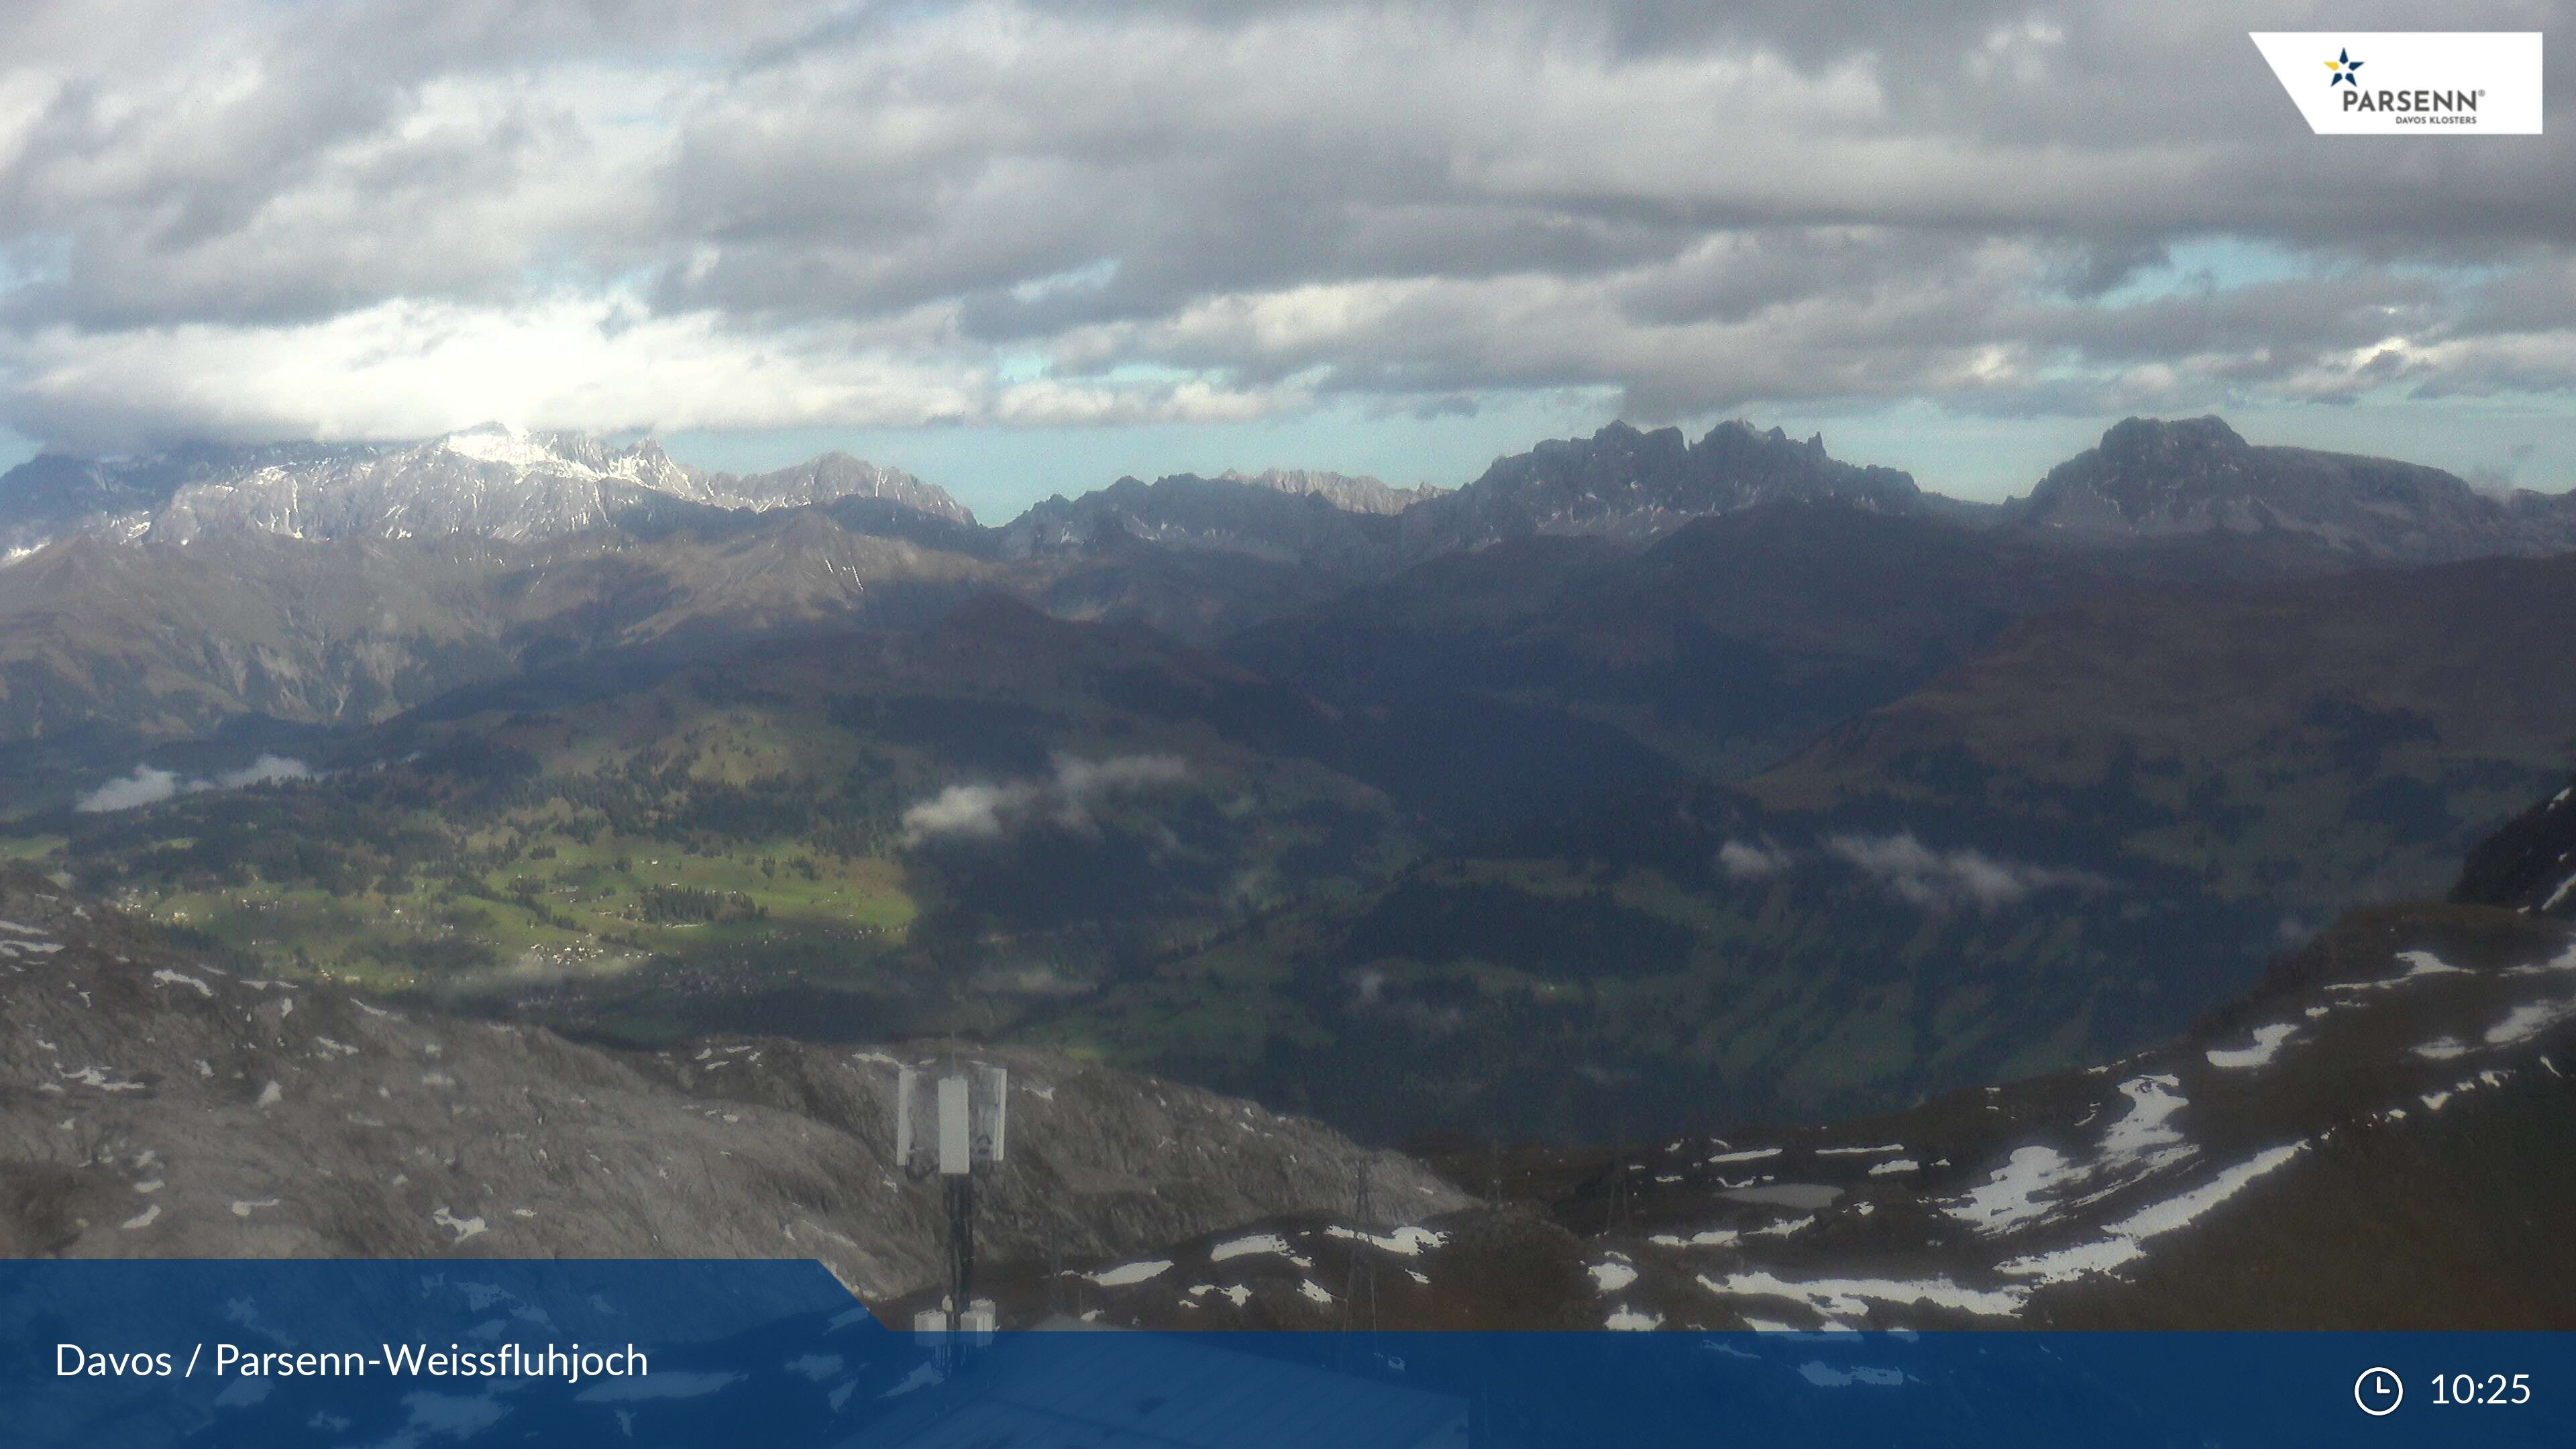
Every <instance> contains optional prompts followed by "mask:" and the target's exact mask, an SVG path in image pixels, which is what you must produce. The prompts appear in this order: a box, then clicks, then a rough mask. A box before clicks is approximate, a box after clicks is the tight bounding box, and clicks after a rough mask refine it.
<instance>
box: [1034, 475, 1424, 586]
mask: <svg viewBox="0 0 2576 1449" xmlns="http://www.w3.org/2000/svg"><path fill="white" fill-rule="evenodd" d="M1419 496H1420V495H1419V494H1418V493H1417V492H1416V491H1415V490H1411V489H1404V490H1398V489H1394V488H1389V487H1388V486H1387V485H1385V484H1384V483H1381V482H1379V481H1378V480H1376V479H1374V478H1351V477H1346V476H1344V475H1342V474H1338V473H1281V472H1270V473H1262V474H1258V475H1252V476H1246V475H1244V474H1240V473H1227V474H1224V475H1222V476H1219V477H1215V478H1202V477H1200V476H1198V475H1197V474H1195V473H1179V474H1174V475H1173V476H1171V477H1168V478H1158V479H1156V480H1155V481H1153V482H1151V483H1145V482H1141V481H1139V480H1137V479H1134V478H1121V479H1119V480H1118V481H1117V482H1115V483H1112V484H1110V485H1109V486H1108V487H1106V488H1102V489H1098V490H1095V491H1093V492H1090V493H1085V494H1083V495H1082V496H1081V497H1079V498H1070V499H1069V498H1065V497H1063V496H1061V495H1058V496H1056V497H1053V498H1049V499H1047V500H1046V501H1045V502H1043V503H1039V504H1037V505H1036V506H1034V507H1032V508H1030V509H1029V511H1028V512H1026V513H1023V514H1021V515H1020V516H1019V517H1018V518H1017V519H1014V520H1013V521H1012V522H1010V523H1009V524H1007V525H1005V526H1004V527H1003V529H1002V530H1001V551H1002V553H1003V555H1004V556H1005V557H1007V558H1015V559H1027V558H1044V557H1060V556H1068V555H1097V554H1102V553H1114V552H1116V551H1118V550H1120V549H1123V548H1130V547H1132V546H1133V545H1134V544H1136V543H1140V542H1141V543H1146V544H1153V545H1158V546H1160V547H1163V548H1167V549H1174V550H1178V551H1181V552H1186V553H1211V552H1212V553H1232V554H1248V555H1251V556H1253V557H1256V558H1261V559H1267V560H1270V561H1273V562H1277V563H1292V564H1298V565H1302V566H1306V567H1313V568H1321V569H1326V570H1330V571H1334V572H1352V571H1358V572H1373V571H1376V570H1378V569H1381V568H1383V567H1385V566H1387V565H1389V564H1391V563H1393V562H1394V560H1395V558H1396V544H1397V540H1398V537H1399V530H1398V526H1397V521H1396V518H1395V517H1394V516H1392V515H1400V514H1403V513H1404V512H1405V510H1406V508H1407V506H1408V503H1409V502H1411V501H1418V498H1419Z"/></svg>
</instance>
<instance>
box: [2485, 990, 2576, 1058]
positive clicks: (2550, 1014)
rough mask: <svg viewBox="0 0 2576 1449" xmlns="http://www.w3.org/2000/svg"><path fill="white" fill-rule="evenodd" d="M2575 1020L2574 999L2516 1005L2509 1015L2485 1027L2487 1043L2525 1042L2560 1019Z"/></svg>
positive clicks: (2575, 1007)
mask: <svg viewBox="0 0 2576 1449" xmlns="http://www.w3.org/2000/svg"><path fill="white" fill-rule="evenodd" d="M2568 1020H2576V1001H2539V1002H2533V1003H2532V1004H2530V1005H2528V1006H2517V1007H2515V1008H2514V1009H2513V1012H2512V1014H2511V1015H2508V1016H2507V1017H2505V1019H2504V1020H2502V1021H2500V1022H2497V1023H2496V1024H2495V1025H2494V1026H2492V1027H2489V1028H2488V1029H2487V1045H2488V1046H2491V1047H2500V1046H2512V1045H2514V1044H2515V1043H2517V1042H2526V1041H2529V1040H2531V1039H2532V1038H2533V1037H2536V1036H2538V1035H2540V1034H2541V1033H2542V1032H2544V1031H2547V1030H2549V1029H2550V1028H2551V1027H2553V1026H2556V1025H2557V1024H2558V1023H2560V1022H2562V1021H2568Z"/></svg>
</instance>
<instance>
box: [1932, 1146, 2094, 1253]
mask: <svg viewBox="0 0 2576 1449" xmlns="http://www.w3.org/2000/svg"><path fill="white" fill-rule="evenodd" d="M2083 1176H2084V1170H2083V1169H2080V1168H2078V1167H2076V1166H2075V1165H2074V1164H2073V1163H2070V1162H2068V1161H2067V1160H2066V1155H2065V1154H2064V1153H2062V1152H2059V1151H2058V1150H2057V1149H2056V1148H2054V1147H2023V1148H2019V1149H2016V1150H2015V1151H2014V1153H2013V1155H2012V1158H2011V1160H2010V1161H2008V1162H2006V1163H2005V1164H2004V1165H2003V1166H2001V1167H1998V1168H1996V1169H1995V1171H1994V1175H1993V1176H1992V1177H1991V1178H1989V1179H1988V1180H1987V1181H1986V1182H1985V1184H1984V1185H1983V1186H1980V1187H1978V1188H1976V1189H1974V1190H1972V1191H1971V1192H1970V1193H1969V1194H1968V1195H1967V1196H1966V1197H1964V1198H1961V1199H1960V1200H1958V1201H1957V1202H1955V1203H1952V1204H1950V1205H1948V1206H1947V1207H1945V1208H1944V1209H1943V1210H1944V1211H1945V1212H1947V1213H1949V1214H1950V1216H1952V1217H1954V1218H1957V1219H1959V1220H1960V1221H1961V1222H1964V1223H1967V1224H1970V1225H1971V1226H1973V1227H1975V1228H1976V1229H1977V1231H1979V1232H1981V1233H1988V1234H1993V1233H2000V1232H2005V1231H2007V1230H2009V1229H2012V1228H2016V1227H2019V1226H2021V1225H2022V1224H2023V1223H2027V1222H2031V1221H2034V1220H2036V1219H2038V1218H2040V1217H2042V1216H2044V1215H2045V1214H2047V1212H2048V1211H2049V1208H2050V1204H2048V1203H2045V1202H2042V1201H2040V1198H2041V1195H2042V1194H2053V1193H2055V1192H2056V1191H2057V1190H2058V1189H2060V1188H2063V1187H2065V1186H2067V1185H2068V1184H2070V1183H2073V1182H2075V1181H2077V1180H2079V1179H2081V1178H2082V1177H2083Z"/></svg>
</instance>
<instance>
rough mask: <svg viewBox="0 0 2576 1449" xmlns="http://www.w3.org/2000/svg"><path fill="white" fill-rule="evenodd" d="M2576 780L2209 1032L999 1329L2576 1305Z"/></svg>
mask: <svg viewBox="0 0 2576 1449" xmlns="http://www.w3.org/2000/svg"><path fill="white" fill-rule="evenodd" d="M2571 882H2576V792H2571V791H2562V792H2560V793H2559V794H2558V795H2556V796H2555V797H2554V798H2552V799H2551V800H2549V801H2547V802H2544V803H2543V804H2542V805H2540V806H2537V807H2535V808H2534V809H2533V810H2532V811H2530V812H2529V813H2527V814H2526V815H2524V816H2523V817H2522V818H2520V819H2519V820H2517V821H2515V822H2514V823H2513V824H2512V825H2511V826H2509V827H2508V828H2507V829H2506V830H2505V831H2503V832H2502V833H2500V834H2499V836H2498V837H2497V840H2496V843H2495V844H2493V845H2491V846H2490V847H2488V848H2486V849H2483V850H2481V851H2480V852H2479V853H2478V854H2477V856H2476V857H2474V858H2473V860H2472V862H2471V865H2470V869H2469V871H2468V873H2467V874H2466V875H2465V876H2464V878H2463V881H2462V884H2461V887H2460V890H2459V891H2458V892H2456V893H2455V899H2454V900H2453V901H2452V902H2450V903H2447V904H2424V905H2416V906H2401V907H2384V908H2373V909H2369V910H2362V911H2356V912H2354V913H2351V914H2349V915H2347V916H2346V917H2345V918H2344V919H2343V920H2341V921H2340V922H2339V923H2337V924H2336V925H2335V926H2334V927H2333V928H2332V929H2330V930H2328V931H2327V932H2326V933H2324V934H2323V935H2321V936H2320V937H2318V938H2317V939H2316V940H2314V941H2312V942H2310V943H2309V944H2308V945H2306V946H2305V947H2304V948H2302V949H2300V950H2298V951H2296V952H2295V953H2292V954H2290V955H2289V956H2287V957H2285V958H2284V959H2282V960H2281V961H2280V962H2279V963H2278V964H2277V965H2276V966H2275V967H2274V969H2273V971H2272V972H2271V975H2270V977H2269V979H2268V980H2267V981H2266V982H2265V983H2264V984H2263V985H2262V986H2261V987H2260V988H2258V989H2257V990H2255V991H2254V992H2252V993H2250V994H2249V995H2247V996H2246V997H2244V998H2242V999H2241V1000H2239V1001H2236V1002H2234V1003H2232V1004H2230V1005H2228V1006H2227V1007H2225V1008H2223V1009H2221V1010H2219V1011H2216V1012H2213V1013H2211V1014H2210V1015H2209V1016H2208V1017H2206V1018H2205V1019H2203V1020H2202V1021H2201V1022H2200V1023H2198V1024H2197V1025H2196V1026H2195V1028H2194V1029H2193V1030H2192V1031H2191V1032H2190V1033H2189V1034H2188V1035H2187V1036H2186V1037H2185V1038H2184V1039H2182V1040H2179V1041H2176V1042H2173V1043H2171V1044H2169V1045H2166V1046H2163V1047H2160V1048H2158V1049H2155V1050H2152V1051H2147V1052H2143V1053H2140V1054H2137V1055H2135V1056H2131V1057H2127V1058H2124V1059H2122V1060H2119V1061H2116V1062H2111V1063H2107V1064H2104V1065H2100V1066H2096V1067H2093V1068H2090V1069H2088V1070H2084V1071H2077V1072H2068V1073H2062V1074H2057V1075H2052V1076H2044V1077H2039V1078H2034V1079H2030V1080H2025V1081H2021V1082H2017V1083H2014V1084H2011V1085H2007V1086H1996V1087H1987V1088H1984V1089H1982V1090H1976V1091H1970V1092H1965V1093H1960V1094H1956V1095H1953V1096H1950V1097H1946V1098H1943V1099H1941V1100H1938V1101H1935V1102H1932V1103H1929V1104H1927V1105H1925V1106H1922V1107H1920V1108H1917V1109H1914V1110H1911V1111H1906V1112H1901V1113H1896V1114H1893V1115H1889V1116H1883V1117H1878V1118H1873V1119H1867V1120H1860V1121H1852V1122H1844V1123H1838V1124H1834V1125H1832V1126H1826V1127H1798V1128H1789V1129H1782V1130H1762V1129H1754V1130H1746V1131H1730V1132H1729V1133H1727V1134H1726V1135H1725V1136H1723V1137H1710V1136H1699V1137H1687V1138H1682V1139H1677V1140H1672V1141H1668V1142H1665V1143H1662V1144H1659V1145H1657V1146H1654V1147H1652V1148H1649V1149H1647V1150H1643V1151H1630V1152H1623V1153H1611V1152H1602V1153H1587V1152H1582V1151H1566V1150H1544V1149H1521V1150H1509V1149H1483V1150H1475V1149H1463V1148H1462V1149H1460V1150H1458V1151H1455V1152H1452V1153H1448V1154H1445V1155H1444V1156H1443V1158H1442V1164H1443V1166H1444V1167H1446V1168H1447V1169H1448V1170H1449V1171H1450V1172H1451V1173H1452V1174H1453V1175H1454V1176H1455V1177H1457V1178H1458V1179H1460V1180H1461V1181H1464V1182H1468V1183H1471V1184H1473V1185H1474V1186H1475V1187H1476V1188H1477V1189H1478V1191H1479V1192H1480V1193H1483V1194H1486V1195H1487V1196H1489V1197H1490V1198H1491V1199H1492V1200H1493V1202H1494V1203H1495V1204H1496V1205H1494V1206H1479V1207H1478V1208H1476V1209H1473V1210H1470V1211H1466V1212H1462V1213H1459V1214H1456V1215H1453V1216H1449V1217H1434V1218H1430V1219H1427V1220H1417V1219H1410V1218H1407V1217H1405V1216H1403V1215H1401V1214H1400V1213H1388V1214H1380V1215H1376V1216H1374V1217H1370V1218H1366V1219H1362V1218H1358V1217H1355V1216H1353V1215H1349V1214H1306V1215H1281V1216H1279V1217H1275V1218H1270V1219H1265V1220H1261V1221H1257V1222H1253V1223H1250V1224H1247V1225H1245V1226H1242V1227H1238V1228H1231V1229H1228V1230H1225V1231H1222V1232H1218V1233H1212V1234H1203V1235H1200V1236H1198V1237H1195V1238H1191V1239H1188V1240H1185V1241H1181V1242H1176V1243H1175V1244H1173V1245H1172V1246H1170V1247H1167V1248H1164V1249H1161V1250H1158V1251H1156V1252H1154V1253H1151V1254H1145V1255H1126V1256H1122V1257H1118V1258H1115V1259H1104V1260H1102V1261H1099V1262H1097V1263H1092V1264H1083V1265H1079V1266H1078V1267H1077V1268H1076V1269H1073V1270H1067V1271H1058V1272H1056V1273H1054V1274H1053V1275H1052V1276H1049V1275H1044V1274H1038V1273H1033V1272H1023V1273H1021V1274H1019V1275H1017V1276H1016V1277H1015V1278H1014V1279H1012V1280H1011V1281H1010V1282H1008V1283H1006V1284H1003V1285H1000V1286H998V1287H996V1289H995V1291H996V1292H997V1294H999V1295H1000V1296H1001V1297H1002V1299H1003V1302H1004V1306H1005V1321H1006V1322H1007V1321H1010V1320H1011V1319H1013V1318H1018V1319H1020V1320H1021V1321H1028V1320H1030V1319H1032V1318H1034V1317H1037V1316H1040V1315H1042V1314H1043V1313H1045V1312H1048V1311H1065V1310H1067V1309H1068V1308H1070V1309H1072V1310H1073V1311H1077V1312H1079V1313H1081V1314H1082V1315H1083V1316H1085V1317H1087V1318H1089V1319H1091V1320H1092V1321H1094V1322H1106V1323H1112V1324H1125V1325H1133V1326H1139V1327H1163V1328H1218V1327H1363V1328H1366V1327H1380V1328H1415V1327H1439V1328H1470V1327H1473V1328H1495V1327H1516V1328H1611V1329H1655V1328H1676V1329H1757V1330H1762V1329H1768V1330H1783V1331H1818V1330H1833V1329H1846V1328H1848V1329H1892V1328H1907V1329H1926V1328H1982V1327H1995V1328H2000V1327H2051V1328H2284V1329H2292V1328H2295V1329H2360V1328H2446V1329H2447V1328H2562V1329H2563V1328H2569V1327H2576V1244H2571V1243H2570V1241H2569V1240H2568V1238H2567V1236H2566V1231H2565V1228H2566V1224H2567V1223H2568V1222H2570V1221H2576V1152H2571V1151H2570V1147H2571V1143H2576V929H2571V928H2570V925H2569V924H2568V920H2567V918H2568V917H2569V916H2570V915H2576V892H2571V890H2570V883H2571Z"/></svg>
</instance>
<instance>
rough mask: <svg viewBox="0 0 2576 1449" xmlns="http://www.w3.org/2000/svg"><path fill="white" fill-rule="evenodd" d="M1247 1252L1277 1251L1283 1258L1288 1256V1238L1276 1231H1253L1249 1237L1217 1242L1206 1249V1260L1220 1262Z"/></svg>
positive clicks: (1241, 1255)
mask: <svg viewBox="0 0 2576 1449" xmlns="http://www.w3.org/2000/svg"><path fill="white" fill-rule="evenodd" d="M1248 1253H1277V1254H1279V1255H1280V1256H1281V1257H1283V1258H1284V1257H1286V1256H1288V1240H1287V1239H1286V1238H1283V1237H1281V1236H1279V1235H1278V1234H1277V1233H1255V1234H1253V1235H1252V1236H1251V1237H1248V1238H1236V1239H1235V1240H1234V1241H1232V1242H1229V1243H1219V1244H1217V1245H1216V1246H1215V1247H1213V1248H1210V1249H1208V1261H1209V1262H1211V1263H1222V1262H1224V1261H1226V1260H1227V1259H1229V1258H1240V1257H1243V1256H1244V1255H1245V1254H1248Z"/></svg>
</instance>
